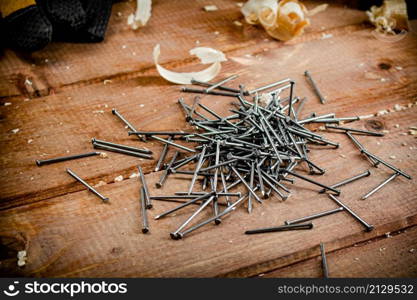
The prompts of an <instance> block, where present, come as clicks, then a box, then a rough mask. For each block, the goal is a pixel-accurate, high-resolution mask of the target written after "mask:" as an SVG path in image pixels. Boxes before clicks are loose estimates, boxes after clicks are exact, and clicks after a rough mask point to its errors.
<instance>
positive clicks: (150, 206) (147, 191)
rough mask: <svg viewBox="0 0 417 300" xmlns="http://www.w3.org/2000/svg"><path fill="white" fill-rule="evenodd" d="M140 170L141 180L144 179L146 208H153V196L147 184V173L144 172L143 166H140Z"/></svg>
mask: <svg viewBox="0 0 417 300" xmlns="http://www.w3.org/2000/svg"><path fill="white" fill-rule="evenodd" d="M138 170H139V177H140V180H141V181H142V187H143V191H144V192H145V201H146V208H147V209H150V208H152V202H151V197H150V195H149V190H148V185H147V184H146V179H145V175H144V174H143V170H142V167H141V166H138Z"/></svg>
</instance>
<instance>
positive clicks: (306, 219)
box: [285, 206, 344, 225]
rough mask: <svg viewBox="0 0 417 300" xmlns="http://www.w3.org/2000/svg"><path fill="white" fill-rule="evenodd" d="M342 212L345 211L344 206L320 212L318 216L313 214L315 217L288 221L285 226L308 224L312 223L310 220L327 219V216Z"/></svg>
mask: <svg viewBox="0 0 417 300" xmlns="http://www.w3.org/2000/svg"><path fill="white" fill-rule="evenodd" d="M342 210H344V208H343V207H342V206H340V207H338V208H334V209H331V210H326V211H323V212H319V213H317V214H313V215H310V216H307V217H303V218H299V219H294V220H287V221H285V224H286V225H291V224H298V223H303V222H307V221H310V220H314V219H318V218H321V217H325V216H328V215H331V214H334V213H337V212H340V211H342Z"/></svg>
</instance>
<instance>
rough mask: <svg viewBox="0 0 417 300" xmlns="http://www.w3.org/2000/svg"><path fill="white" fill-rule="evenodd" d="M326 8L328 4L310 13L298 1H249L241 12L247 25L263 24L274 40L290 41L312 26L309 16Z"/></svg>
mask: <svg viewBox="0 0 417 300" xmlns="http://www.w3.org/2000/svg"><path fill="white" fill-rule="evenodd" d="M326 8H327V4H322V5H319V6H318V7H316V8H314V9H312V10H310V11H308V10H307V8H306V7H305V6H304V5H303V4H302V3H300V2H299V1H298V0H282V1H279V2H278V1H277V0H249V1H248V2H246V3H245V5H244V6H243V7H242V9H241V12H242V14H243V15H244V16H245V20H246V22H247V23H249V24H252V25H255V24H261V25H262V26H263V28H264V29H265V30H266V32H267V33H268V34H269V35H270V36H272V37H273V38H275V39H278V40H281V41H288V40H291V39H292V38H294V37H297V36H300V35H301V34H303V32H304V28H305V27H307V26H308V25H310V20H309V19H308V18H307V16H313V15H315V14H317V13H319V12H322V11H324V10H326Z"/></svg>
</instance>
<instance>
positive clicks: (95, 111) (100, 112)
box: [93, 110, 104, 114]
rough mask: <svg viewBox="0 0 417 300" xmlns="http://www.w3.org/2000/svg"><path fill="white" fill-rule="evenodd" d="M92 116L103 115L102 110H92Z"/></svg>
mask: <svg viewBox="0 0 417 300" xmlns="http://www.w3.org/2000/svg"><path fill="white" fill-rule="evenodd" d="M93 114H104V110H93Z"/></svg>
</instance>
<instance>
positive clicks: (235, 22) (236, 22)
mask: <svg viewBox="0 0 417 300" xmlns="http://www.w3.org/2000/svg"><path fill="white" fill-rule="evenodd" d="M233 24H234V25H236V26H239V27H240V26H243V24H242V22H240V21H238V20H236V21H233Z"/></svg>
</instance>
